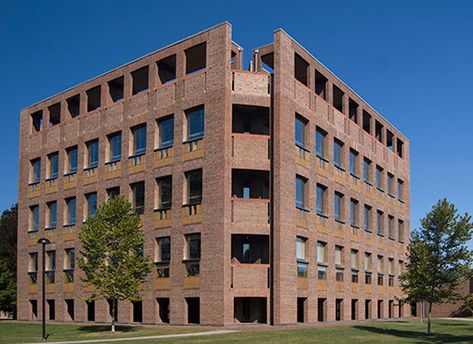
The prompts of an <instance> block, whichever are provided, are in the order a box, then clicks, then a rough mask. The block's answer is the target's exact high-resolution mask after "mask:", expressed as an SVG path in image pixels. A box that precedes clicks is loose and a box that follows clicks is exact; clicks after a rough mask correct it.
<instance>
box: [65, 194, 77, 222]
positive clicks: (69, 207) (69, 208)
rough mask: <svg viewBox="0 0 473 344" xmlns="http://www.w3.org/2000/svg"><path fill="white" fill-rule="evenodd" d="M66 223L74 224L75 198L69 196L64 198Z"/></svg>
mask: <svg viewBox="0 0 473 344" xmlns="http://www.w3.org/2000/svg"><path fill="white" fill-rule="evenodd" d="M65 215H66V216H65V217H66V223H65V225H75V224H76V198H75V197H69V198H66V214H65Z"/></svg>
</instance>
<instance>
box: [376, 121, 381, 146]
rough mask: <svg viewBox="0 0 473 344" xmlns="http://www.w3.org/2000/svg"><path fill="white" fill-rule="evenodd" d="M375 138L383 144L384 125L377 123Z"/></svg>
mask: <svg viewBox="0 0 473 344" xmlns="http://www.w3.org/2000/svg"><path fill="white" fill-rule="evenodd" d="M375 137H376V140H378V141H379V142H383V125H382V124H381V123H379V122H378V121H376V125H375Z"/></svg>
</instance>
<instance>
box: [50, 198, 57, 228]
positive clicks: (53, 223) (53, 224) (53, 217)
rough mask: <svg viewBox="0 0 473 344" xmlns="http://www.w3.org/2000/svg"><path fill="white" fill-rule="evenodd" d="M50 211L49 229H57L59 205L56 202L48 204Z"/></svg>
mask: <svg viewBox="0 0 473 344" xmlns="http://www.w3.org/2000/svg"><path fill="white" fill-rule="evenodd" d="M48 210H49V226H48V227H49V228H56V221H57V203H56V201H54V202H50V203H48Z"/></svg>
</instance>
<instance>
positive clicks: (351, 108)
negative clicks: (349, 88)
mask: <svg viewBox="0 0 473 344" xmlns="http://www.w3.org/2000/svg"><path fill="white" fill-rule="evenodd" d="M358 107H359V105H358V103H357V102H355V101H354V100H353V99H351V98H350V99H349V100H348V118H350V119H351V120H352V121H353V122H355V123H357V124H358Z"/></svg>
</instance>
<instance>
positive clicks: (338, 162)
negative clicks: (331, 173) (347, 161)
mask: <svg viewBox="0 0 473 344" xmlns="http://www.w3.org/2000/svg"><path fill="white" fill-rule="evenodd" d="M342 147H343V143H341V142H340V141H338V140H335V141H334V143H333V163H334V164H335V166H337V167H342Z"/></svg>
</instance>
